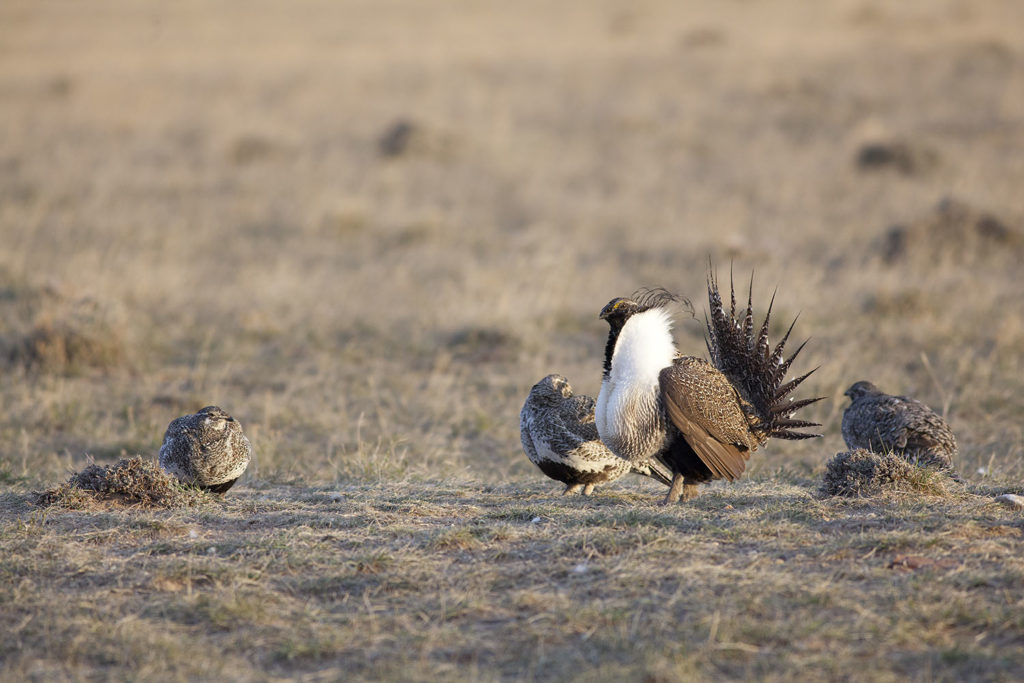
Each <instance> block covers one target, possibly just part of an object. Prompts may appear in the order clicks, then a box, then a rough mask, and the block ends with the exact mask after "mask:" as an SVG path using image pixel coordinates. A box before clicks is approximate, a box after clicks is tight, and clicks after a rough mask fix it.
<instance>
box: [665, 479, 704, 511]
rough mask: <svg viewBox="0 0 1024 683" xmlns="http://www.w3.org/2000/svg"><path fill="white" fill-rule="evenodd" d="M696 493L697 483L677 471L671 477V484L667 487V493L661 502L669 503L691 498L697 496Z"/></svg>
mask: <svg viewBox="0 0 1024 683" xmlns="http://www.w3.org/2000/svg"><path fill="white" fill-rule="evenodd" d="M697 493H698V490H697V484H692V483H690V482H689V481H688V480H687V479H686V477H684V476H683V475H681V474H679V473H678V472H677V473H676V474H675V476H673V477H672V486H671V487H670V488H669V490H668V495H666V496H665V500H664V501H662V504H663V505H669V504H671V503H678V502H681V501H686V500H693V499H694V498H696V497H697Z"/></svg>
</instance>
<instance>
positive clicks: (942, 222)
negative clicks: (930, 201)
mask: <svg viewBox="0 0 1024 683" xmlns="http://www.w3.org/2000/svg"><path fill="white" fill-rule="evenodd" d="M873 246H874V249H873V251H874V252H875V254H877V255H878V256H879V257H880V258H881V259H882V261H883V262H885V263H887V264H889V265H896V264H901V263H905V262H907V261H911V260H915V259H922V260H928V261H929V262H933V263H935V262H955V263H962V262H967V261H972V260H975V259H980V258H986V257H991V256H994V255H997V254H999V253H1005V254H1009V255H1011V256H1014V257H1019V256H1021V255H1024V233H1022V232H1021V230H1020V228H1019V227H1017V226H1013V225H1011V224H1010V223H1009V222H1007V221H1005V220H1003V219H1001V218H999V217H997V216H995V215H993V214H991V213H989V212H988V211H984V210H982V209H978V208H975V207H973V206H971V205H970V204H967V203H965V202H962V201H959V200H956V199H952V198H948V197H947V198H946V199H943V200H942V201H941V202H939V204H938V205H937V206H936V207H935V209H934V210H933V211H931V212H929V213H928V214H926V215H924V216H922V217H921V218H919V219H918V220H916V221H914V222H913V223H910V224H907V225H894V226H892V227H891V228H889V229H888V230H887V231H886V232H885V234H884V235H882V236H881V237H879V238H878V239H876V240H875V243H874V245H873Z"/></svg>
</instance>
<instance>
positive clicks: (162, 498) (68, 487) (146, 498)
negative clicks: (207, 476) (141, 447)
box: [35, 455, 206, 509]
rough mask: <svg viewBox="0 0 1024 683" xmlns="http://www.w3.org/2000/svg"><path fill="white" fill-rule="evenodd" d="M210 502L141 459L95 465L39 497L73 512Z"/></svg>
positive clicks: (40, 501) (39, 500)
mask: <svg viewBox="0 0 1024 683" xmlns="http://www.w3.org/2000/svg"><path fill="white" fill-rule="evenodd" d="M205 499H206V494H205V493H203V492H202V491H200V490H199V489H196V488H193V487H190V486H184V485H182V484H180V483H179V482H178V481H177V480H176V479H175V478H174V477H172V476H171V475H169V474H167V473H166V472H164V471H163V470H161V469H160V467H159V466H158V465H157V464H156V463H154V462H150V461H146V460H143V459H142V457H141V456H138V455H137V456H135V457H134V458H122V459H121V460H120V461H118V462H117V464H115V465H106V466H105V465H97V464H95V463H94V464H92V465H89V466H88V467H86V468H85V469H84V470H82V471H81V472H76V473H74V474H72V475H71V477H70V478H69V479H68V480H67V481H66V482H64V483H63V484H61V485H60V486H57V487H56V488H52V489H49V490H47V491H44V492H42V493H38V494H36V499H35V503H36V505H42V506H58V507H65V508H73V509H82V508H91V507H96V506H97V505H102V504H107V505H111V504H112V505H117V506H137V507H165V508H180V507H191V506H193V505H197V504H198V503H200V502H202V501H203V500H205Z"/></svg>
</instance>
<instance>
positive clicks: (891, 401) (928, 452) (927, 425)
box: [843, 382, 958, 478]
mask: <svg viewBox="0 0 1024 683" xmlns="http://www.w3.org/2000/svg"><path fill="white" fill-rule="evenodd" d="M846 395H847V396H849V397H850V401H851V402H850V405H849V406H847V408H846V410H845V411H844V412H843V440H844V441H845V442H846V446H847V447H848V448H851V449H855V448H864V449H867V450H870V451H874V452H876V453H882V452H890V451H891V452H893V453H897V454H899V455H901V456H903V457H904V458H905V459H906V460H908V461H909V462H912V463H915V464H919V465H926V466H931V467H935V468H938V469H941V470H948V471H949V472H950V473H951V474H953V476H954V478H955V477H956V476H957V475H956V473H955V472H954V470H953V458H955V457H956V455H957V452H958V449H957V445H956V437H955V436H953V431H952V430H951V429H950V428H949V425H947V424H946V421H945V420H943V419H942V418H941V417H939V416H938V415H937V414H936V413H935V411H933V410H932V409H931V408H929V407H928V406H926V405H925V404H923V403H921V402H920V401H918V400H915V399H912V398H909V397H907V396H890V395H889V394H886V393H884V392H882V391H881V390H880V389H879V388H878V387H876V386H875V385H874V384H872V383H871V382H857V383H856V384H854V385H853V386H852V387H850V388H849V389H847V390H846Z"/></svg>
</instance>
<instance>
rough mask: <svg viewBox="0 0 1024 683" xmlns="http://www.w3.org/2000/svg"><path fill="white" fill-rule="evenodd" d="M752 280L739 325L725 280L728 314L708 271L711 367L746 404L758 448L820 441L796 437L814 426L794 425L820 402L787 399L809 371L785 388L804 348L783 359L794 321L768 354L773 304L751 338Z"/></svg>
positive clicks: (733, 298) (804, 435)
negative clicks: (797, 417)
mask: <svg viewBox="0 0 1024 683" xmlns="http://www.w3.org/2000/svg"><path fill="white" fill-rule="evenodd" d="M753 291H754V278H753V275H751V278H750V293H749V294H748V296H747V309H746V311H742V310H741V311H740V314H741V315H742V320H741V319H740V318H739V317H738V316H737V311H736V291H735V289H734V287H733V283H732V273H731V272H730V274H729V298H730V307H729V312H728V313H727V312H726V310H725V307H724V306H723V305H722V297H721V295H720V294H719V292H718V282H716V281H715V277H714V274H713V273H712V272H711V268H710V264H709V267H708V304H709V306H710V308H711V317H710V319H707V318H705V322H706V324H707V328H708V337H707V339H706V340H705V341H706V342H707V347H708V353H709V354H710V355H711V362H712V363H714V365H715V367H717V368H718V369H719V370H721V371H722V373H723V374H724V375H725V376H726V377H727V378H728V380H729V382H730V383H731V384H732V385H733V386H734V387H735V388H736V390H737V391H739V393H740V395H741V396H742V397H743V399H744V400H745V401H746V402H747V403H748V404H749V406H748V407H747V409H748V414H749V417H750V418H751V423H752V427H751V431H753V432H754V434H755V435H756V436H757V437H758V438H759V439H760V440H761V441H762V442H763V441H764V440H767V439H768V438H770V437H775V438H777V439H810V438H812V437H817V436H821V435H820V434H810V433H806V432H800V431H797V430H798V429H801V428H804V427H819V426H820V425H819V424H818V423H816V422H808V421H806V420H795V419H793V415H794V414H795V413H796V411H798V410H800V409H801V408H804V407H806V406H809V405H810V404H812V403H815V402H817V401H820V400H821V399H823V398H824V396H819V397H817V398H805V399H801V400H799V401H794V400H792V399H791V398H790V397H789V395H790V394H791V393H793V390H794V389H796V388H797V386H799V384H800V383H801V382H803V381H804V380H805V379H807V377H808V376H810V374H811V373H813V372H814V370H817V368H814V370H811V371H810V372H808V373H805V374H803V375H801V376H799V377H797V378H795V379H792V380H790V381H788V382H785V383H784V382H783V380H784V379H785V377H786V373H787V372H788V371H789V367H790V365H791V364H792V363H793V360H794V359H795V358H796V357H797V354H799V353H800V351H801V350H802V349H803V348H804V344H806V343H807V342H806V341H804V342H803V343H802V344H800V346H798V347H797V348H796V351H794V352H793V353H792V355H790V356H789V358H785V355H784V351H783V349H784V347H785V345H786V341H787V340H788V339H789V334H790V332H792V331H793V325H795V324H796V319H794V320H793V322H792V323H791V324H790V326H789V329H788V330H787V331H786V334H785V335H784V336H783V337H782V340H781V341H779V343H778V344H776V345H775V348H774V349H773V348H771V345H770V344H769V343H768V322H769V319H770V318H771V314H772V304H774V303H775V295H774V294H772V303H771V304H769V305H768V313H767V314H765V316H764V322H763V323H761V328H760V331H758V332H757V334H756V335H755V333H754V331H755V328H754V309H753Z"/></svg>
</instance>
